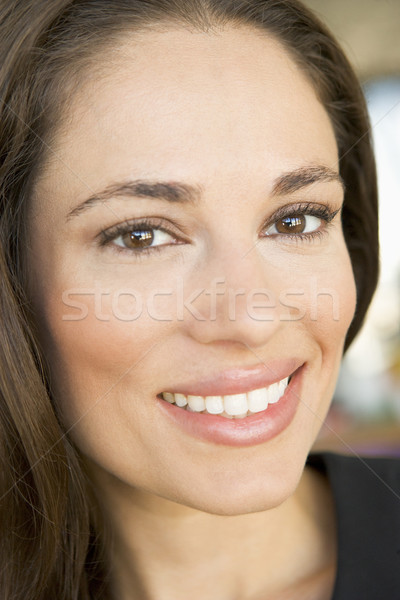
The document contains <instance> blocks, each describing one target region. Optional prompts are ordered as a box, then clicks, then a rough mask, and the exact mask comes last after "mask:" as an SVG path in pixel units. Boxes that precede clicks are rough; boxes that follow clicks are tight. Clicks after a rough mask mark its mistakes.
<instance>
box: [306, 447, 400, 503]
mask: <svg viewBox="0 0 400 600" xmlns="http://www.w3.org/2000/svg"><path fill="white" fill-rule="evenodd" d="M307 463H308V465H310V466H312V467H314V468H316V469H317V470H319V471H321V472H324V473H326V475H327V477H328V479H329V481H330V482H331V485H332V488H333V491H334V492H335V491H340V492H345V491H346V489H348V488H350V489H351V490H352V492H353V493H354V491H355V490H354V488H356V489H360V488H361V489H365V488H366V487H367V488H368V490H369V491H370V492H373V493H376V494H377V495H378V496H382V497H383V498H384V497H386V498H387V500H388V501H389V502H390V501H392V502H394V503H395V504H396V506H397V509H400V458H386V457H385V458H381V457H364V456H347V455H342V454H334V453H332V452H325V453H319V454H311V455H310V456H309V458H308V461H307Z"/></svg>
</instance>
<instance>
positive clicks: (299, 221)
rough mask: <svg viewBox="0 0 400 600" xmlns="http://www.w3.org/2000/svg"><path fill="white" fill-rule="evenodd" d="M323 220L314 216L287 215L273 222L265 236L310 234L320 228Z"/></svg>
mask: <svg viewBox="0 0 400 600" xmlns="http://www.w3.org/2000/svg"><path fill="white" fill-rule="evenodd" d="M323 221H324V219H322V218H320V217H315V216H314V215H296V214H294V215H288V216H287V217H282V218H281V219H278V220H277V221H275V223H274V224H273V225H271V226H270V227H268V229H267V231H266V232H265V235H267V236H279V235H280V236H285V235H288V236H289V235H302V234H308V233H309V234H312V233H314V232H315V231H317V230H318V229H319V228H320V227H321V223H322V222H323Z"/></svg>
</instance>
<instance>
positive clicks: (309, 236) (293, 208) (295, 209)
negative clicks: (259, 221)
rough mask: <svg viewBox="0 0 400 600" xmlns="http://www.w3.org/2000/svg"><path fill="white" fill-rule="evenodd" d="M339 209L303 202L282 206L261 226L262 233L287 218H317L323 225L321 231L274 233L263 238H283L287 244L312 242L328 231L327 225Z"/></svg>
mask: <svg viewBox="0 0 400 600" xmlns="http://www.w3.org/2000/svg"><path fill="white" fill-rule="evenodd" d="M340 210H341V208H338V209H333V208H332V207H331V206H330V205H329V204H315V203H313V202H303V203H301V204H290V205H288V206H283V207H282V208H281V209H278V210H277V212H276V213H274V215H272V217H271V219H270V220H269V222H268V223H267V224H266V225H264V226H263V228H262V231H265V230H266V229H268V228H270V227H271V226H272V225H274V224H275V223H277V222H278V221H280V220H281V219H284V218H287V217H302V216H307V217H317V218H318V219H321V221H322V222H323V224H324V227H323V229H316V230H315V231H310V232H307V233H294V234H290V233H282V234H280V233H276V234H272V235H265V236H263V237H279V238H284V239H285V240H286V241H287V242H292V241H295V242H296V243H299V242H312V241H314V240H315V239H316V238H320V237H322V236H323V235H324V234H325V233H327V231H328V227H329V225H330V224H331V223H332V221H333V219H334V218H335V217H336V215H337V214H338V213H339V212H340Z"/></svg>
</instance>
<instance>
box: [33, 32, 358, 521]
mask: <svg viewBox="0 0 400 600" xmlns="http://www.w3.org/2000/svg"><path fill="white" fill-rule="evenodd" d="M98 61H99V65H100V61H102V62H101V65H100V66H101V70H102V73H101V75H99V69H98V68H97V69H96V70H95V71H93V72H90V73H89V72H88V73H86V77H85V78H84V79H83V80H82V85H81V87H80V89H79V92H78V93H77V95H76V96H75V97H74V98H71V102H70V105H69V114H68V115H66V116H65V126H64V127H63V131H62V132H60V133H59V135H58V137H56V140H55V143H54V145H53V146H52V152H51V153H49V162H48V164H47V165H46V167H45V169H44V171H43V174H42V177H41V178H40V180H39V181H38V184H37V187H36V193H35V196H34V198H33V201H32V207H31V214H30V225H31V238H30V250H31V253H30V260H31V263H30V273H31V287H32V294H33V298H34V303H35V306H36V310H37V313H38V319H39V322H40V331H41V336H42V340H41V341H42V344H43V348H44V351H45V353H46V356H47V359H48V361H49V363H50V369H51V386H52V389H53V394H54V397H55V399H56V402H57V404H58V406H59V409H60V413H61V415H62V419H63V421H64V423H65V426H66V428H67V429H69V434H70V436H71V437H72V438H73V440H74V441H75V443H76V444H77V446H78V447H79V448H80V450H81V451H82V453H83V454H84V455H85V456H86V458H87V462H88V464H89V466H90V467H89V468H90V469H91V472H92V474H93V477H94V478H95V479H96V481H97V482H98V484H99V485H100V486H106V487H107V488H110V489H117V487H118V488H119V489H121V487H120V486H121V484H122V487H123V488H124V489H130V490H131V491H132V493H136V494H140V493H141V492H150V493H152V494H155V495H157V496H161V497H163V498H166V499H169V500H173V501H176V502H178V503H181V504H184V505H187V506H192V507H196V508H200V509H202V510H205V511H210V512H216V513H222V514H236V513H241V512H250V511H256V510H262V509H265V508H268V507H272V506H275V505H277V504H279V503H280V502H282V501H283V500H284V499H285V498H287V497H288V496H289V495H290V494H291V493H292V492H293V491H294V489H295V487H296V485H297V482H298V480H299V477H300V475H301V472H302V469H303V466H304V462H305V459H306V456H307V453H308V452H309V450H310V447H311V445H312V443H313V441H314V439H315V436H316V434H317V432H318V430H319V428H320V426H321V423H322V421H323V419H324V417H325V414H326V412H327V409H328V406H329V403H330V399H331V396H332V393H333V390H334V386H335V381H336V377H337V371H338V367H339V363H340V359H341V355H342V350H343V342H344V338H345V334H346V331H347V329H348V327H349V324H350V322H351V319H352V317H353V313H354V308H355V286H354V280H353V274H352V269H351V264H350V260H349V256H348V253H347V249H346V246H345V242H344V238H343V234H342V229H341V222H340V209H341V205H342V201H343V189H342V185H341V181H340V178H339V176H338V156H337V146H336V143H335V137H334V133H333V130H332V127H331V124H330V121H329V118H328V116H327V114H326V112H325V110H324V108H323V106H322V105H321V104H320V102H319V100H318V98H317V96H316V94H315V92H314V90H313V87H312V86H311V85H310V83H309V82H308V80H307V79H306V78H305V76H304V75H303V74H302V72H301V71H300V70H299V68H297V67H296V65H295V63H294V62H293V61H292V60H291V58H289V56H288V55H287V54H286V53H285V51H284V50H283V49H282V47H281V46H280V45H279V44H278V43H277V42H276V41H274V39H272V38H270V37H269V36H268V35H266V34H262V33H260V32H257V31H255V30H252V29H246V28H237V29H233V28H232V29H226V30H225V31H221V32H219V33H216V34H206V33H190V32H188V31H185V30H183V29H176V30H172V29H171V30H169V31H164V32H156V31H154V32H147V33H142V34H140V35H137V34H136V35H132V36H131V37H125V38H124V40H122V41H121V44H120V45H119V46H118V48H115V49H114V51H112V52H111V51H108V52H107V53H104V55H103V56H101V57H100V56H99V57H98ZM99 65H98V66H99ZM287 377H291V379H290V381H289V386H288V387H287V389H286V391H284V389H285V385H284V384H280V385H278V382H279V381H281V380H285V379H286V378H287ZM274 384H276V385H274ZM267 388H268V391H265V389H267ZM254 390H260V391H259V392H254ZM250 391H253V392H254V393H253V394H247V395H246V393H247V392H250ZM164 392H169V393H170V396H167V398H168V399H169V400H178V402H179V401H183V402H184V401H185V398H183V397H182V395H183V396H195V397H196V398H195V399H193V398H190V399H189V400H190V402H189V403H190V404H191V405H192V406H193V407H195V408H196V407H197V408H198V409H202V407H203V408H204V406H206V407H207V409H209V410H210V411H212V412H213V411H220V410H221V407H222V408H223V409H225V413H224V414H226V411H227V412H230V413H235V418H233V419H232V418H229V417H228V415H227V414H226V416H218V415H217V416H215V415H214V416H212V415H210V414H208V413H207V414H206V413H202V414H198V413H196V412H190V411H187V410H186V408H184V407H180V406H177V405H176V404H170V403H168V402H167V401H166V400H165V399H162V397H161V395H162V393H164ZM178 393H179V394H181V395H180V396H176V395H174V394H178ZM282 394H283V396H282ZM209 396H214V399H213V400H209V399H208V398H207V397H209ZM226 396H230V397H229V398H226ZM280 396H282V397H280ZM279 397H280V399H279V400H278V402H274V403H273V401H276V400H277V399H278V398H279ZM204 398H206V400H204ZM266 401H269V402H270V403H269V405H268V407H267V408H266V410H265V406H266V404H264V405H263V402H264V403H265V402H266ZM246 402H247V404H246ZM221 403H222V404H221ZM263 406H264V409H263ZM249 407H250V408H252V409H253V411H255V414H252V415H250V413H249V412H248V409H249ZM236 413H239V416H237V415H236ZM245 414H246V415H248V416H243V415H245ZM125 486H128V487H127V488H126V487H125Z"/></svg>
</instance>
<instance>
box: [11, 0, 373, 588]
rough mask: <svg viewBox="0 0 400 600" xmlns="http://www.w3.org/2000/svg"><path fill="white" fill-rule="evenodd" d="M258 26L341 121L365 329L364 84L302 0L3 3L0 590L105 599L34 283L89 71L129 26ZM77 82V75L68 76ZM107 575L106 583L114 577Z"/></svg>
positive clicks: (369, 208)
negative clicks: (35, 217) (44, 346)
mask: <svg viewBox="0 0 400 600" xmlns="http://www.w3.org/2000/svg"><path fill="white" fill-rule="evenodd" d="M171 23H174V24H180V25H184V26H187V27H191V28H195V29H197V30H202V31H209V30H212V29H213V28H220V27H224V26H226V25H230V24H231V25H232V24H233V25H241V24H247V25H250V26H253V27H256V28H259V29H263V30H265V31H267V32H269V33H270V34H272V35H275V36H276V37H277V38H278V39H279V40H281V42H282V43H283V44H284V45H285V46H286V48H287V49H288V50H289V51H290V52H291V54H292V56H293V58H294V60H295V61H296V62H297V64H298V65H299V68H301V69H303V70H304V72H305V73H306V74H307V76H308V77H309V78H310V80H311V81H312V83H313V85H314V87H315V89H316V91H317V93H318V94H319V97H320V99H321V101H322V103H323V105H324V106H325V108H326V110H327V112H328V114H329V115H330V118H331V121H332V123H333V126H334V131H335V134H336V139H337V144H338V148H339V157H340V173H341V175H342V178H343V179H344V182H345V184H346V193H345V203H344V209H343V228H344V235H345V239H346V244H347V247H348V250H349V253H350V257H351V261H352V265H353V270H354V275H355V280H356V286H357V310H356V314H355V317H354V320H353V322H352V324H351V327H350V329H349V332H348V336H347V341H346V346H348V344H349V343H350V342H351V341H352V339H353V338H354V336H355V335H356V333H357V332H358V330H359V328H360V326H361V324H362V321H363V319H364V316H365V313H366V310H367V308H368V305H369V303H370V300H371V297H372V294H373V292H374V289H375V286H376V281H377V276H378V239H377V235H378V233H377V230H378V217H377V192H376V176H375V165H374V158H373V153H372V149H371V140H370V135H369V122H368V117H367V111H366V107H365V102H364V99H363V95H362V92H361V90H360V87H359V84H358V82H357V80H356V78H355V76H354V74H353V71H352V69H351V67H350V66H349V64H348V62H347V60H346V58H345V56H344V55H343V53H342V51H341V50H340V49H339V47H338V45H337V44H336V42H335V41H334V40H333V39H332V37H331V35H330V34H329V33H328V32H327V31H326V29H325V28H324V26H323V25H321V23H320V22H319V21H318V20H317V19H316V18H315V17H314V16H313V15H312V14H311V13H310V12H309V11H308V10H306V9H305V8H304V7H303V5H302V4H300V3H299V2H297V0H8V1H7V2H5V1H4V0H3V1H2V2H1V3H0V40H1V41H0V48H1V57H0V119H1V130H0V319H1V324H2V327H1V330H0V402H1V410H0V444H1V448H0V457H1V461H2V466H1V471H0V472H1V475H0V477H1V488H0V502H1V507H0V508H1V512H0V526H1V533H0V536H1V549H0V561H1V562H0V564H1V569H0V595H1V597H2V598H10V599H11V598H12V599H13V600H22V599H23V600H33V599H35V600H37V599H39V598H40V599H47V598H48V599H49V600H50V599H51V600H53V599H54V598H57V600H73V599H78V598H79V599H80V600H88V599H89V598H100V597H106V596H107V591H106V585H105V584H106V579H107V578H106V575H105V570H104V566H105V560H104V557H103V554H102V552H103V550H102V544H101V541H98V540H97V537H96V532H97V533H98V534H101V531H99V530H100V529H101V527H99V526H98V525H96V522H95V518H94V514H95V508H94V506H93V503H92V502H91V501H90V500H89V498H90V494H89V493H88V486H89V484H88V482H87V480H86V478H85V476H84V474H83V469H82V468H81V465H80V462H79V455H78V453H77V452H76V451H75V450H74V448H73V446H72V444H71V443H70V441H69V440H68V437H67V436H65V435H63V430H62V426H61V425H60V424H59V423H58V420H57V417H56V415H55V411H54V410H53V407H52V402H51V395H50V393H49V389H48V382H47V381H46V375H45V369H44V368H43V364H42V359H41V355H40V351H39V349H38V344H37V341H36V337H35V329H34V315H32V314H31V312H30V309H29V306H30V305H29V298H28V296H27V293H26V290H25V287H26V286H25V281H26V272H25V269H26V261H24V256H25V253H26V248H24V246H23V244H24V242H25V240H26V239H27V238H26V236H25V235H24V231H25V227H26V219H25V212H26V207H27V204H28V201H29V197H30V194H31V190H32V188H33V185H34V182H35V179H36V177H37V174H38V171H39V169H40V166H41V164H42V162H43V160H44V158H45V157H46V156H48V155H49V152H51V150H50V146H51V136H52V135H53V134H54V131H55V126H57V127H59V125H60V115H62V114H63V110H62V102H66V101H67V100H68V97H70V94H71V93H72V92H73V87H71V86H72V85H73V83H74V82H76V81H77V74H79V72H81V71H82V69H84V68H85V67H87V65H88V63H89V62H90V60H92V58H93V56H94V55H95V54H96V50H98V49H100V48H103V47H104V45H105V44H106V43H108V44H113V43H115V41H116V39H117V37H118V36H119V35H120V34H121V32H122V31H123V30H136V31H138V30H140V29H144V28H146V27H154V26H162V25H168V24H171ZM68 86H69V87H68ZM103 584H104V585H103Z"/></svg>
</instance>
